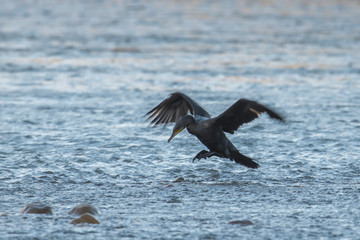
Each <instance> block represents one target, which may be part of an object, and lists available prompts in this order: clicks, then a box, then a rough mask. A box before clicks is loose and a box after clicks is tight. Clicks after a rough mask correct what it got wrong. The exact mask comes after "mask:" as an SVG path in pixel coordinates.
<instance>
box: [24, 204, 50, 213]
mask: <svg viewBox="0 0 360 240" xmlns="http://www.w3.org/2000/svg"><path fill="white" fill-rule="evenodd" d="M29 213H32V214H52V211H51V207H49V206H45V205H42V204H38V203H30V204H28V205H26V206H25V207H23V209H22V210H21V214H29Z"/></svg>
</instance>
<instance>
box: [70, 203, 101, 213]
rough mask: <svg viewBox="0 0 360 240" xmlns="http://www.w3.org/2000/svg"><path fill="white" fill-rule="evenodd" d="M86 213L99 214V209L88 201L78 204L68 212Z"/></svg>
mask: <svg viewBox="0 0 360 240" xmlns="http://www.w3.org/2000/svg"><path fill="white" fill-rule="evenodd" d="M85 213H90V214H92V215H97V214H99V212H98V210H97V209H96V208H95V207H94V206H92V205H90V204H86V203H85V204H80V205H77V206H76V207H74V208H73V209H71V210H70V211H69V212H68V214H72V215H83V214H85Z"/></svg>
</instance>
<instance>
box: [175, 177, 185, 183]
mask: <svg viewBox="0 0 360 240" xmlns="http://www.w3.org/2000/svg"><path fill="white" fill-rule="evenodd" d="M184 181H185V178H183V177H179V178H177V179H175V180H174V181H173V183H178V182H184Z"/></svg>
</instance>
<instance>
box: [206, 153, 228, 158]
mask: <svg viewBox="0 0 360 240" xmlns="http://www.w3.org/2000/svg"><path fill="white" fill-rule="evenodd" d="M212 156H215V157H220V158H223V157H224V156H223V155H222V154H220V153H217V152H208V153H205V154H203V155H202V157H203V158H208V157H212Z"/></svg>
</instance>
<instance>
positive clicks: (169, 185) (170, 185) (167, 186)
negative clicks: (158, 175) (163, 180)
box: [165, 184, 174, 188]
mask: <svg viewBox="0 0 360 240" xmlns="http://www.w3.org/2000/svg"><path fill="white" fill-rule="evenodd" d="M169 187H174V185H172V184H168V185H166V186H165V188H169Z"/></svg>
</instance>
